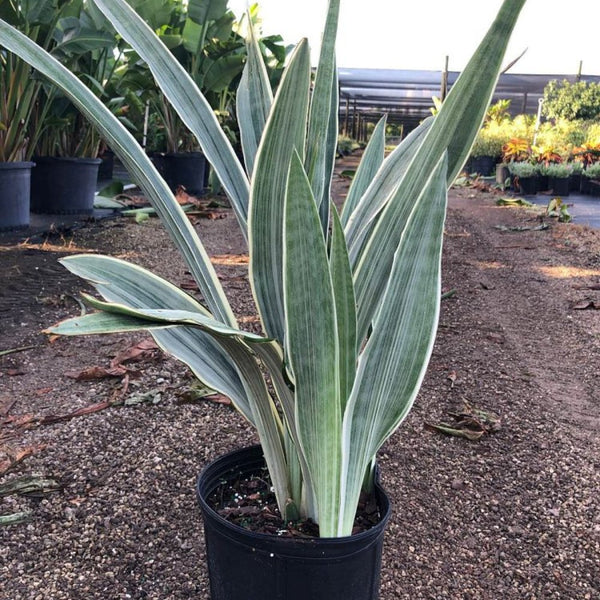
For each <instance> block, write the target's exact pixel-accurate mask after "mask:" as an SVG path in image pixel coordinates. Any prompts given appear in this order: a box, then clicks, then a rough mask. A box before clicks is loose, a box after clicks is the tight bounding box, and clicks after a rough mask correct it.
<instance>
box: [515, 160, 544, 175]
mask: <svg viewBox="0 0 600 600" xmlns="http://www.w3.org/2000/svg"><path fill="white" fill-rule="evenodd" d="M508 170H509V171H510V173H511V175H515V176H516V177H534V176H535V175H537V174H538V173H539V171H538V166H537V165H536V164H533V163H530V162H526V161H519V162H511V163H509V164H508Z"/></svg>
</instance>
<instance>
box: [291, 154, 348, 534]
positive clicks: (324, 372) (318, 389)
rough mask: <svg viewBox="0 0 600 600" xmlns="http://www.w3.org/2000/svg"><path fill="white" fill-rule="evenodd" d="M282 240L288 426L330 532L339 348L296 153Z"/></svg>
mask: <svg viewBox="0 0 600 600" xmlns="http://www.w3.org/2000/svg"><path fill="white" fill-rule="evenodd" d="M284 240H285V245H284V291H285V311H286V331H287V332H288V335H287V337H286V348H287V354H288V357H289V362H290V365H291V368H292V372H293V374H294V380H295V393H296V425H297V428H298V437H299V439H300V444H301V447H302V449H303V450H304V453H305V456H306V461H307V464H308V469H309V471H310V475H311V478H312V482H313V484H314V490H315V500H316V505H317V514H318V519H319V521H318V522H319V531H320V535H321V536H326V537H329V536H334V535H336V531H337V515H338V512H339V503H340V496H339V493H340V489H339V484H340V466H341V456H340V447H341V446H340V437H341V406H340V396H339V394H340V390H339V347H338V342H337V326H336V316H335V301H334V295H333V286H332V282H331V276H330V272H329V262H328V258H327V248H326V246H325V240H324V238H323V233H322V229H321V221H320V219H319V214H318V211H317V205H316V203H315V199H314V196H313V194H312V191H311V187H310V182H309V180H308V177H307V175H306V173H305V171H304V168H303V166H302V162H301V159H300V157H299V155H298V153H297V152H296V153H295V154H294V156H293V157H292V162H291V165H290V174H289V180H288V186H287V193H286V198H285V227H284ZM324 457H327V460H324Z"/></svg>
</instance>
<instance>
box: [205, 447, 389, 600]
mask: <svg viewBox="0 0 600 600" xmlns="http://www.w3.org/2000/svg"><path fill="white" fill-rule="evenodd" d="M264 466H265V461H264V458H263V454H262V449H261V448H260V446H254V447H252V448H246V449H243V450H237V451H235V452H232V453H231V454H227V455H225V456H223V457H221V458H219V459H217V460H216V461H214V462H213V463H211V464H209V465H208V466H207V467H206V468H205V469H204V470H203V471H202V473H201V474H200V476H199V478H198V483H197V488H196V492H197V497H198V502H199V504H200V508H201V510H202V516H203V519H204V535H205V539H206V550H207V560H208V572H209V578H210V589H211V599H212V600H267V599H268V600H332V599H334V598H336V599H337V598H339V599H342V600H376V599H377V598H378V597H379V572H380V569H381V552H382V547H383V536H384V531H385V527H386V525H387V521H388V519H389V516H390V512H391V509H390V502H389V499H388V497H387V496H386V494H385V491H384V490H383V489H382V488H381V486H380V485H379V484H378V483H377V484H376V489H375V494H376V500H377V503H378V507H379V510H380V513H381V521H380V522H379V523H378V524H377V525H375V526H374V527H372V528H371V529H369V530H367V531H364V532H362V533H359V534H357V535H353V536H349V537H343V538H310V537H307V538H297V537H278V536H275V535H266V534H262V533H254V532H252V531H248V530H246V529H244V528H242V527H239V526H237V525H234V524H232V523H229V522H228V521H226V520H225V519H224V518H222V517H221V516H220V515H219V514H217V513H216V512H215V511H214V510H213V509H212V508H211V507H210V506H209V505H208V503H207V498H208V497H209V496H210V495H211V493H212V492H213V491H214V490H215V489H216V488H217V487H218V486H219V485H220V484H222V483H223V481H233V480H236V479H238V478H239V477H240V476H241V477H244V476H249V475H252V474H259V473H260V472H261V469H263V468H264Z"/></svg>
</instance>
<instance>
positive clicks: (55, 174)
mask: <svg viewBox="0 0 600 600" xmlns="http://www.w3.org/2000/svg"><path fill="white" fill-rule="evenodd" d="M101 162H102V161H101V160H100V159H99V158H62V157H61V158H58V157H48V156H44V157H39V158H35V164H36V167H35V169H34V170H33V171H32V173H31V212H34V213H44V214H50V215H91V214H92V213H93V212H94V198H95V195H96V183H97V181H98V167H99V166H100V163H101Z"/></svg>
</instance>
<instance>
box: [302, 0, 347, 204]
mask: <svg viewBox="0 0 600 600" xmlns="http://www.w3.org/2000/svg"><path fill="white" fill-rule="evenodd" d="M339 12H340V1H339V0H330V2H329V7H328V11H327V19H326V21H325V30H324V32H323V38H322V41H321V52H320V55H319V64H318V66H317V74H316V76H315V85H314V90H313V93H312V97H311V104H310V120H309V125H308V138H307V147H306V163H305V164H306V172H307V173H308V177H309V179H310V184H311V187H312V190H313V195H314V197H315V199H316V201H317V206H319V207H321V206H322V204H323V203H325V212H326V213H328V212H329V186H328V182H329V181H330V179H331V173H332V169H333V161H334V159H335V146H336V144H337V130H338V127H337V119H338V102H337V89H338V87H337V70H336V68H335V41H336V34H337V26H338V20H339ZM332 126H333V127H334V128H335V133H336V135H335V140H334V141H333V148H332V147H331V141H332V140H331V136H330V129H331V127H332Z"/></svg>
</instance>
